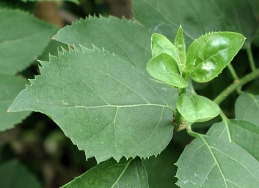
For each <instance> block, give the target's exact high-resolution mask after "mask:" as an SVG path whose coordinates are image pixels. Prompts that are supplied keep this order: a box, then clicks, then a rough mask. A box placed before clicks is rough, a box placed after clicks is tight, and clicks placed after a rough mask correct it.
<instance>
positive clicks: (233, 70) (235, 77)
mask: <svg viewBox="0 0 259 188" xmlns="http://www.w3.org/2000/svg"><path fill="white" fill-rule="evenodd" d="M228 69H229V71H230V73H231V75H232V77H233V78H234V80H235V81H237V80H239V78H238V76H237V73H236V71H235V69H234V68H233V66H232V65H231V64H230V63H229V64H228Z"/></svg>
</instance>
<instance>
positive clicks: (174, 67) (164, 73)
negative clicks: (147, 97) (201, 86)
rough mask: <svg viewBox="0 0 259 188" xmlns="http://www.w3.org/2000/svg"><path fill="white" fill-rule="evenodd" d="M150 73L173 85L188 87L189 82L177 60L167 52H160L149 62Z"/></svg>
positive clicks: (148, 69)
mask: <svg viewBox="0 0 259 188" xmlns="http://www.w3.org/2000/svg"><path fill="white" fill-rule="evenodd" d="M147 71H148V73H149V74H150V75H151V76H152V77H154V78H156V79H158V80H161V81H163V82H165V83H167V84H169V85H171V86H176V87H182V88H183V87H187V86H188V82H187V81H186V80H184V79H183V77H182V76H181V73H180V70H179V67H178V64H177V62H176V61H175V60H174V59H173V58H172V57H171V56H170V55H169V54H166V53H160V54H159V55H158V56H155V57H154V58H152V59H151V60H150V61H149V62H148V64H147Z"/></svg>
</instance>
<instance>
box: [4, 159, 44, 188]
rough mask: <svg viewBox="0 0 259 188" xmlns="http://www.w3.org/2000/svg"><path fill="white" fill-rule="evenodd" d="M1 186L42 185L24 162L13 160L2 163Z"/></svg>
mask: <svg viewBox="0 0 259 188" xmlns="http://www.w3.org/2000/svg"><path fill="white" fill-rule="evenodd" d="M0 187H3V188H4V187H6V188H7V187H11V188H21V187H26V188H38V187H42V186H41V185H40V183H39V182H38V181H37V179H36V178H35V177H34V176H33V175H32V174H31V173H30V172H29V171H28V170H27V169H26V168H25V167H24V166H23V165H22V164H20V163H19V162H18V161H15V160H13V161H9V162H7V163H5V164H2V165H0Z"/></svg>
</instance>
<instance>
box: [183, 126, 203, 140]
mask: <svg viewBox="0 0 259 188" xmlns="http://www.w3.org/2000/svg"><path fill="white" fill-rule="evenodd" d="M186 130H187V133H188V134H189V135H190V136H193V137H197V136H199V135H200V133H197V132H194V131H193V130H192V127H191V125H189V126H187V127H186Z"/></svg>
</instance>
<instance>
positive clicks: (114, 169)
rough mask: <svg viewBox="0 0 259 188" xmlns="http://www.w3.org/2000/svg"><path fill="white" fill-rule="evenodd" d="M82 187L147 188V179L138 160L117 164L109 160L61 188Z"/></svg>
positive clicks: (123, 160)
mask: <svg viewBox="0 0 259 188" xmlns="http://www.w3.org/2000/svg"><path fill="white" fill-rule="evenodd" d="M70 187H71V188H74V187H77V188H80V187H82V188H84V187H93V188H94V187H96V188H97V187H98V188H108V187H125V188H127V187H129V188H130V187H134V188H148V187H149V186H148V177H147V173H146V170H145V168H144V166H143V164H142V162H141V160H140V159H138V158H137V159H134V160H133V159H130V160H128V161H126V160H125V159H122V160H121V161H120V162H119V163H117V162H116V161H115V160H113V159H110V160H109V161H107V162H104V163H102V164H99V165H97V166H95V167H94V168H92V169H90V170H89V171H87V172H86V173H84V174H83V175H81V176H79V177H77V178H76V179H74V180H73V181H71V182H69V183H68V184H66V185H65V186H63V188H70Z"/></svg>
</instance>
